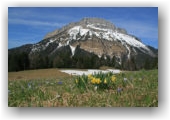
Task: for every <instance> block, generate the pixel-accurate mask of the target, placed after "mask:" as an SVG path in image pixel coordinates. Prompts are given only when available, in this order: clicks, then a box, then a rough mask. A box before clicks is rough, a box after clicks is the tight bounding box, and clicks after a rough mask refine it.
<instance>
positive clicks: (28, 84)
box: [8, 69, 158, 107]
mask: <svg viewBox="0 0 170 120" xmlns="http://www.w3.org/2000/svg"><path fill="white" fill-rule="evenodd" d="M113 76H114V81H113V83H112V82H111V79H112V78H113ZM94 80H98V81H100V82H98V83H95V82H94ZM106 80H107V82H106ZM84 81H85V82H84ZM8 106H9V107H61V106H62V107H157V106H158V70H149V71H145V70H141V71H133V72H123V73H120V74H115V75H113V74H111V73H107V74H103V73H100V74H96V75H93V76H92V77H91V78H89V76H70V75H68V74H66V73H62V72H60V71H59V70H58V69H43V70H29V71H20V72H9V73H8Z"/></svg>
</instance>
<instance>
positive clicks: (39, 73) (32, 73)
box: [8, 68, 70, 80]
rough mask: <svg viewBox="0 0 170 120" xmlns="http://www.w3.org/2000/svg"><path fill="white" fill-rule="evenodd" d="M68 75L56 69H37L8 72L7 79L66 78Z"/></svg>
mask: <svg viewBox="0 0 170 120" xmlns="http://www.w3.org/2000/svg"><path fill="white" fill-rule="evenodd" d="M66 77H70V75H68V74H66V73H63V72H60V71H59V70H58V69H56V68H55V69H39V70H27V71H19V72H8V80H32V79H46V78H48V79H49V78H66Z"/></svg>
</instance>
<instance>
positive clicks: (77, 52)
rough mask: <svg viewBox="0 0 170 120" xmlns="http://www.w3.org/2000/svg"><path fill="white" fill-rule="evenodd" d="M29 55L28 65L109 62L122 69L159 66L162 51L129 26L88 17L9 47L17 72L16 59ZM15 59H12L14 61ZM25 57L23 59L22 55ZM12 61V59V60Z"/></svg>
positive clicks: (88, 65)
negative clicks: (32, 41)
mask: <svg viewBox="0 0 170 120" xmlns="http://www.w3.org/2000/svg"><path fill="white" fill-rule="evenodd" d="M23 53H24V54H25V55H27V56H25V59H28V61H29V63H28V65H27V68H24V65H25V63H24V62H23V63H19V62H17V60H16V63H17V64H22V65H20V66H22V69H38V68H48V67H62V68H63V67H64V68H69V67H71V68H99V67H100V66H103V65H107V66H112V67H115V68H119V69H126V70H138V69H142V68H147V69H151V68H155V67H157V61H158V60H157V59H158V50H157V49H155V48H153V47H151V46H147V45H145V44H143V43H142V41H141V40H140V39H139V38H137V37H136V36H134V35H130V34H128V33H127V31H126V30H125V29H122V28H118V27H116V26H115V25H114V24H112V23H111V22H109V21H107V20H104V19H100V18H84V19H82V20H80V21H79V22H75V23H70V24H68V25H66V26H64V27H63V28H61V29H57V30H55V31H53V32H50V33H48V34H47V35H45V37H44V39H43V40H42V41H40V42H38V43H36V44H28V45H24V46H21V47H18V48H13V49H9V50H8V54H9V59H8V64H9V70H10V71H13V70H16V69H14V68H15V67H11V66H13V63H15V62H13V61H14V60H13V59H14V58H15V57H16V56H18V61H24V60H20V56H23V55H22V54H23ZM11 59H12V60H11ZM21 59H23V58H21ZM10 61H12V62H10Z"/></svg>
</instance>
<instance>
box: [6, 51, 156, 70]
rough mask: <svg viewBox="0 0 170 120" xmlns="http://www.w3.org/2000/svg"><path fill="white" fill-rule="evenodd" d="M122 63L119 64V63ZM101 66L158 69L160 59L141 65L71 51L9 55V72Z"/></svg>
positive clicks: (124, 59)
mask: <svg viewBox="0 0 170 120" xmlns="http://www.w3.org/2000/svg"><path fill="white" fill-rule="evenodd" d="M118 61H119V63H121V64H119V63H118ZM100 66H110V67H114V68H117V69H122V70H139V69H143V68H144V69H153V68H158V58H154V59H149V58H146V59H145V61H144V62H143V63H142V64H139V63H138V62H137V60H136V58H135V57H131V58H130V59H128V60H127V58H126V57H125V56H124V57H122V60H121V61H120V60H118V59H117V58H116V57H113V58H110V57H109V56H105V57H104V56H102V57H101V58H99V57H98V56H97V55H95V54H92V53H88V52H85V51H84V50H80V49H79V50H76V52H75V55H74V56H72V55H71V51H69V50H68V51H60V52H58V53H57V54H55V55H53V56H50V57H49V56H48V55H42V54H34V55H31V56H29V54H28V53H26V52H21V53H14V54H9V55H8V71H21V70H29V69H44V68H80V69H88V68H93V69H98V68H99V67H100Z"/></svg>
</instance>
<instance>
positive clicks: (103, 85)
mask: <svg viewBox="0 0 170 120" xmlns="http://www.w3.org/2000/svg"><path fill="white" fill-rule="evenodd" d="M75 83H76V85H77V86H78V87H80V88H82V87H83V88H87V86H88V85H90V84H92V85H95V86H97V87H99V88H100V89H108V88H112V87H115V85H116V77H115V75H113V74H112V75H111V74H110V73H109V74H101V73H100V74H94V75H92V74H89V75H88V76H86V75H83V76H78V77H77V79H75Z"/></svg>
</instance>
